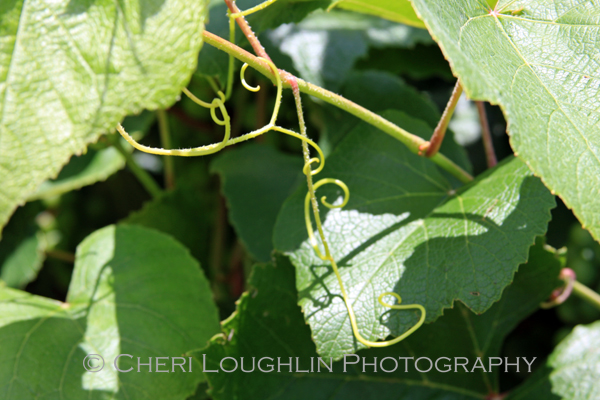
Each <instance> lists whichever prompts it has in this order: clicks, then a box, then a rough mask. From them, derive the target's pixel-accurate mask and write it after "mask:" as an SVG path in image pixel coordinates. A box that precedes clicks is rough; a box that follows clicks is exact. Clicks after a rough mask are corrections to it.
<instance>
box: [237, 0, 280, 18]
mask: <svg viewBox="0 0 600 400" xmlns="http://www.w3.org/2000/svg"><path fill="white" fill-rule="evenodd" d="M276 1H277V0H267V1H265V2H264V3H260V4H259V5H256V6H254V7H252V8H249V9H247V10H245V11H240V12H237V13H235V14H230V15H229V18H231V19H236V18H239V17H245V16H247V15H250V14H254V13H255V12H257V11H260V10H263V9H265V8H267V7H268V6H270V5H271V4H273V3H275V2H276Z"/></svg>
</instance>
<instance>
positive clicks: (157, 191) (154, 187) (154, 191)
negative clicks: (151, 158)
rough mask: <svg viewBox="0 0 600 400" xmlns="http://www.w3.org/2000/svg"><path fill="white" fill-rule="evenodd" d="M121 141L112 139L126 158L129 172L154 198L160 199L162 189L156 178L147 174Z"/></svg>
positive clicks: (115, 138)
mask: <svg viewBox="0 0 600 400" xmlns="http://www.w3.org/2000/svg"><path fill="white" fill-rule="evenodd" d="M120 140H121V139H120V138H119V137H114V139H112V145H113V146H114V148H115V149H117V151H118V152H119V153H121V155H122V156H123V157H124V158H125V162H126V163H127V167H129V170H131V172H132V173H133V175H135V177H136V178H137V179H138V181H139V182H140V183H141V184H142V186H143V187H144V189H146V190H147V191H148V193H150V195H151V196H152V197H153V198H157V197H159V196H160V195H161V194H162V189H161V188H160V186H158V184H157V183H156V181H155V180H154V178H152V177H151V176H150V174H149V173H147V172H146V171H145V170H144V169H142V167H140V166H139V165H138V163H137V162H136V161H135V160H134V159H133V156H132V155H131V153H129V152H128V151H127V150H125V148H124V147H123V145H122V144H121V141H120Z"/></svg>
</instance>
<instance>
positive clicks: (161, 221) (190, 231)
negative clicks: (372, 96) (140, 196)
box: [120, 181, 210, 266]
mask: <svg viewBox="0 0 600 400" xmlns="http://www.w3.org/2000/svg"><path fill="white" fill-rule="evenodd" d="M207 210H209V200H208V198H207V196H206V195H205V193H204V192H203V191H202V189H200V188H197V187H195V186H194V185H193V184H191V183H186V181H182V182H180V183H178V185H177V187H176V188H175V189H174V190H171V191H168V192H163V193H162V194H161V196H160V197H158V198H155V199H152V200H150V201H149V202H147V203H146V204H144V207H143V208H142V209H141V210H139V211H135V212H133V213H131V214H130V215H129V216H128V217H127V218H126V219H125V220H123V221H120V223H121V224H126V225H141V226H145V227H147V228H152V229H156V230H158V231H161V232H163V233H167V234H169V235H171V236H173V237H174V238H175V239H177V240H178V241H179V242H180V243H181V244H183V245H184V246H186V247H187V248H188V249H189V251H190V253H192V256H194V258H196V260H199V261H200V263H201V265H203V266H207V265H208V254H209V235H210V221H209V214H208V212H207Z"/></svg>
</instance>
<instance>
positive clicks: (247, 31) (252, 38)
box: [205, 0, 271, 61]
mask: <svg viewBox="0 0 600 400" xmlns="http://www.w3.org/2000/svg"><path fill="white" fill-rule="evenodd" d="M225 4H227V8H229V11H231V13H232V14H239V13H240V9H239V8H238V6H237V5H236V4H235V2H234V1H232V0H225ZM235 22H237V24H238V26H239V27H240V29H241V30H242V32H243V33H244V36H246V38H247V39H248V41H249V42H250V45H251V46H252V48H253V49H254V52H255V53H256V55H258V56H259V57H262V58H264V59H267V60H269V61H271V57H269V55H268V54H267V52H266V51H265V48H264V47H263V46H262V44H260V42H259V41H258V38H257V37H256V35H255V34H254V32H253V31H252V28H250V25H248V22H247V21H246V18H244V16H243V15H241V16H239V17H237V18H236V19H235ZM205 32H206V31H205ZM230 54H231V53H230Z"/></svg>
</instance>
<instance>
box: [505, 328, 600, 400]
mask: <svg viewBox="0 0 600 400" xmlns="http://www.w3.org/2000/svg"><path fill="white" fill-rule="evenodd" d="M599 366H600V321H597V322H595V323H593V324H590V325H579V326H577V327H575V329H574V330H573V332H571V334H570V335H568V336H567V337H566V338H564V339H563V340H562V341H561V342H560V343H559V344H558V346H557V347H556V349H554V352H553V353H552V354H551V355H550V358H549V359H548V362H547V363H546V365H544V366H543V367H542V368H540V369H539V371H536V373H535V375H534V376H532V377H531V378H530V379H528V380H527V381H526V382H525V383H524V384H523V385H522V386H521V387H519V388H518V389H517V390H515V391H514V392H513V393H511V394H510V396H508V397H507V400H522V399H532V398H535V399H539V400H559V399H569V400H595V399H597V398H598V393H599V392H600V383H599V381H598V377H599V376H600V375H599V370H598V368H599Z"/></svg>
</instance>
